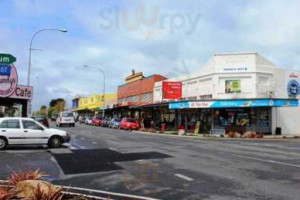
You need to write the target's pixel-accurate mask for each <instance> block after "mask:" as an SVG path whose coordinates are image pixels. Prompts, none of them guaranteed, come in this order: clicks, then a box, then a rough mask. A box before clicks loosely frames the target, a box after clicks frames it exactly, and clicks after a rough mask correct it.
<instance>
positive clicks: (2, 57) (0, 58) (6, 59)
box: [0, 53, 17, 65]
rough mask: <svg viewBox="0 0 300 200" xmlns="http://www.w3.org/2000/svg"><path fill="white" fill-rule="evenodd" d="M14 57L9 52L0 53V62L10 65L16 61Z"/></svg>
mask: <svg viewBox="0 0 300 200" xmlns="http://www.w3.org/2000/svg"><path fill="white" fill-rule="evenodd" d="M16 61H17V59H16V57H14V56H12V55H10V54H3V53H1V54H0V64H5V65H10V64H13V63H14V62H16Z"/></svg>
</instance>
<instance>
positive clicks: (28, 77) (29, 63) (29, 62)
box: [27, 28, 68, 86]
mask: <svg viewBox="0 0 300 200" xmlns="http://www.w3.org/2000/svg"><path fill="white" fill-rule="evenodd" d="M43 31H60V32H62V33H66V32H68V31H67V30H66V29H55V28H47V29H41V30H39V31H37V32H35V33H34V34H33V36H32V38H31V41H30V47H29V60H28V76H27V85H28V86H29V85H30V71H31V51H32V50H33V49H32V42H33V39H34V38H35V36H36V35H37V34H39V33H41V32H43Z"/></svg>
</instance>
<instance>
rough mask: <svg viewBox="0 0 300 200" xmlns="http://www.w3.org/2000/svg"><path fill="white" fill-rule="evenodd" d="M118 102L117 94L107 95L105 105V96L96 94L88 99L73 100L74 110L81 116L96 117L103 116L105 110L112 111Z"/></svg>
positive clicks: (78, 98)
mask: <svg viewBox="0 0 300 200" xmlns="http://www.w3.org/2000/svg"><path fill="white" fill-rule="evenodd" d="M77 102H78V104H77ZM116 102H117V94H115V93H106V94H105V105H104V96H103V95H102V94H94V95H91V96H88V97H77V98H74V99H73V100H72V103H73V106H74V107H73V110H75V111H76V112H78V114H79V115H81V116H94V115H95V114H99V115H101V114H102V112H103V108H104V109H105V111H107V110H110V109H111V108H112V107H113V104H115V103H116ZM76 106H77V107H76ZM107 114H108V113H107Z"/></svg>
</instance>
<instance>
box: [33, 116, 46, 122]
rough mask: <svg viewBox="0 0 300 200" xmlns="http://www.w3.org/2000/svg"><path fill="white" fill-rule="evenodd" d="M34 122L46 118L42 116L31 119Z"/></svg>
mask: <svg viewBox="0 0 300 200" xmlns="http://www.w3.org/2000/svg"><path fill="white" fill-rule="evenodd" d="M33 119H35V120H36V121H41V120H46V119H47V118H46V117H44V116H38V117H33Z"/></svg>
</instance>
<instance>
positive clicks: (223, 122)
mask: <svg viewBox="0 0 300 200" xmlns="http://www.w3.org/2000/svg"><path fill="white" fill-rule="evenodd" d="M297 106H298V99H236V100H209V101H205V100H204V101H180V102H170V103H169V108H170V109H175V110H178V111H177V112H178V118H177V123H178V124H181V125H184V126H185V129H186V131H189V132H194V130H195V128H196V125H197V123H198V124H199V133H210V132H211V130H214V129H218V130H220V129H223V130H224V131H225V132H226V133H228V132H239V133H244V132H247V131H254V132H257V133H264V134H272V127H273V124H272V121H273V120H272V113H274V112H272V111H274V110H276V109H277V108H278V107H297ZM275 114H276V112H275ZM273 117H276V116H274V115H273Z"/></svg>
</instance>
